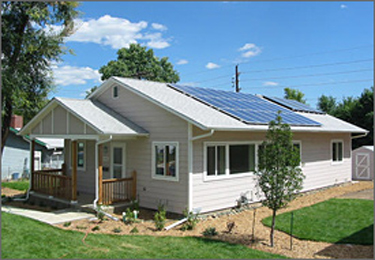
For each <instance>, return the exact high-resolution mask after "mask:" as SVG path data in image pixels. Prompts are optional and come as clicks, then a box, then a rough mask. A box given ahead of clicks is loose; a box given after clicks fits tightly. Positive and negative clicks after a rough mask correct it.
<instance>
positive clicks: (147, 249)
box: [1, 212, 285, 259]
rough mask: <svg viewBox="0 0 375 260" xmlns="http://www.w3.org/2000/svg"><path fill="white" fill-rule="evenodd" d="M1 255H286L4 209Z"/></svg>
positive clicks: (258, 256) (224, 256) (23, 256)
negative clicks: (94, 228) (92, 229)
mask: <svg viewBox="0 0 375 260" xmlns="http://www.w3.org/2000/svg"><path fill="white" fill-rule="evenodd" d="M1 227H2V232H1V248H2V258H3V259H4V258H103V259H106V258H128V259H129V258H133V259H134V258H138V259H139V258H221V259H223V258H226V259H228V258H285V257H283V256H280V255H274V254H270V253H266V252H262V251H258V250H253V249H250V248H248V247H246V246H242V245H238V244H229V243H225V242H220V241H215V240H209V239H203V238H194V237H153V236H140V235H134V236H131V235H129V236H127V235H124V236H119V235H104V234H89V235H88V236H87V238H86V239H85V242H86V245H85V244H84V243H83V242H82V238H83V237H84V233H80V232H75V231H66V230H61V229H58V228H56V227H53V226H49V225H47V224H44V223H40V222H38V221H34V220H31V219H28V218H24V217H21V216H17V215H11V214H7V213H4V212H3V213H2V221H1Z"/></svg>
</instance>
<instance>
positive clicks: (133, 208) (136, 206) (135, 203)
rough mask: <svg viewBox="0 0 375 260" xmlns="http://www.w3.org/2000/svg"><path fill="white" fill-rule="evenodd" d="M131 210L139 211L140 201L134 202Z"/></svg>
mask: <svg viewBox="0 0 375 260" xmlns="http://www.w3.org/2000/svg"><path fill="white" fill-rule="evenodd" d="M130 208H131V210H132V211H133V210H136V211H139V202H138V200H132V201H131V205H130Z"/></svg>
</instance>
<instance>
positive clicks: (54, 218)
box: [1, 205, 95, 225]
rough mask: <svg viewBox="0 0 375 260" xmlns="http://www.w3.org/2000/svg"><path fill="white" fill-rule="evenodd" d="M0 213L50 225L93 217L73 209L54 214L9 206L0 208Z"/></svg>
mask: <svg viewBox="0 0 375 260" xmlns="http://www.w3.org/2000/svg"><path fill="white" fill-rule="evenodd" d="M1 211H4V212H7V213H11V214H15V215H20V216H24V217H27V218H32V219H35V220H38V221H41V222H44V223H47V224H50V225H56V224H59V223H65V222H70V221H74V220H79V219H88V218H93V217H95V215H94V214H92V213H86V212H78V211H74V209H63V210H58V211H54V212H42V211H37V210H31V209H21V208H15V207H10V206H4V205H3V206H2V207H1Z"/></svg>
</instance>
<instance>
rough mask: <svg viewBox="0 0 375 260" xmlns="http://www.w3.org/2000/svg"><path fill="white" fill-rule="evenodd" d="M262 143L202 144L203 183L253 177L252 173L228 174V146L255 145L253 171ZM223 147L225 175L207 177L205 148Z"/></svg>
mask: <svg viewBox="0 0 375 260" xmlns="http://www.w3.org/2000/svg"><path fill="white" fill-rule="evenodd" d="M262 142H263V141H238V142H204V143H203V181H215V180H225V179H233V178H243V177H249V176H255V173H254V172H244V173H236V174H230V171H229V146H230V145H255V170H257V167H258V148H259V145H260V144H262ZM218 145H220V146H225V164H226V165H225V174H223V175H214V176H209V175H207V147H208V146H218Z"/></svg>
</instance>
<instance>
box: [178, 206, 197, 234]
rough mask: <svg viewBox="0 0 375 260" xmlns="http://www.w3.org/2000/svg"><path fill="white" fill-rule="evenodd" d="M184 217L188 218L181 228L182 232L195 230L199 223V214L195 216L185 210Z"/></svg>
mask: <svg viewBox="0 0 375 260" xmlns="http://www.w3.org/2000/svg"><path fill="white" fill-rule="evenodd" d="M183 214H184V216H185V217H186V218H187V220H186V222H185V224H184V225H183V226H182V227H181V230H182V231H185V230H193V229H194V228H195V226H196V225H197V223H198V221H199V220H198V214H194V213H193V212H192V211H188V210H187V209H185V210H184V211H183Z"/></svg>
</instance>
